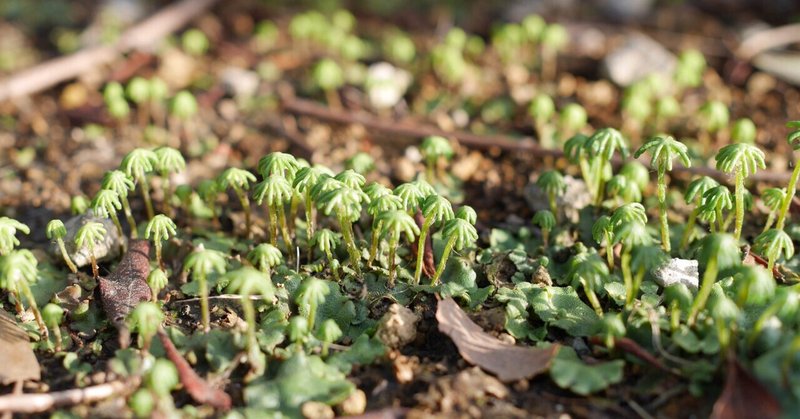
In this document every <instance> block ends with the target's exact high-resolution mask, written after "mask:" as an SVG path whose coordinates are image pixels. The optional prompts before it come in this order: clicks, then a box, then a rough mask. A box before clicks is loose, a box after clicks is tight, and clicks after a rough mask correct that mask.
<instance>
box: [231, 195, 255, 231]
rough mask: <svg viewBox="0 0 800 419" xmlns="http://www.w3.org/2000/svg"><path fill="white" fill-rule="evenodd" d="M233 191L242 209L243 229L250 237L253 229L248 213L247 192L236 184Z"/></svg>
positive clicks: (248, 201) (248, 199) (248, 200)
mask: <svg viewBox="0 0 800 419" xmlns="http://www.w3.org/2000/svg"><path fill="white" fill-rule="evenodd" d="M233 192H234V193H236V197H237V198H239V203H240V204H241V205H242V209H243V210H244V225H245V229H247V237H250V235H251V234H252V231H253V222H252V217H251V215H250V198H248V197H247V193H246V192H245V191H243V190H242V188H240V187H238V186H234V187H233Z"/></svg>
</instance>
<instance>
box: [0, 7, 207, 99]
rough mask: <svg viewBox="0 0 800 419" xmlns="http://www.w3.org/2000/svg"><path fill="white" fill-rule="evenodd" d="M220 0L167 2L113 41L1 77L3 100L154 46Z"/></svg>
mask: <svg viewBox="0 0 800 419" xmlns="http://www.w3.org/2000/svg"><path fill="white" fill-rule="evenodd" d="M216 1H217V0H183V1H181V2H178V3H175V4H173V5H170V6H167V7H165V8H163V9H162V10H160V11H159V12H158V13H156V14H154V15H152V16H150V17H149V18H147V19H145V20H144V21H142V22H141V23H139V24H137V25H135V26H133V27H132V28H130V29H128V30H127V31H126V32H125V33H123V34H122V36H121V37H120V38H119V40H118V41H117V42H116V43H115V44H113V45H105V46H97V47H89V48H85V49H82V50H80V51H78V52H76V53H74V54H71V55H66V56H63V57H58V58H54V59H52V60H49V61H45V62H43V63H41V64H38V65H36V66H34V67H31V68H28V69H25V70H22V71H20V72H19V73H16V74H14V75H12V76H10V77H8V78H6V79H3V80H0V101H4V100H8V99H14V98H18V97H21V96H27V95H31V94H34V93H36V92H40V91H42V90H44V89H47V88H49V87H52V86H55V85H56V84H58V83H61V82H64V81H67V80H70V79H73V78H75V77H78V76H80V75H81V74H84V73H86V72H87V71H90V70H93V69H95V68H97V67H98V66H103V65H106V64H108V63H110V62H112V61H114V60H115V59H116V58H117V57H118V56H119V55H120V54H122V53H125V52H128V51H130V50H133V49H144V48H151V47H153V46H154V44H155V43H156V42H158V41H159V40H160V39H162V38H164V37H165V36H167V35H168V34H170V33H172V32H174V31H176V30H177V29H179V28H181V27H182V26H184V25H186V23H188V22H189V21H190V20H192V19H194V18H195V17H196V16H198V15H199V14H201V13H203V11H205V10H206V9H207V8H208V7H210V6H211V5H212V4H214V3H215V2H216Z"/></svg>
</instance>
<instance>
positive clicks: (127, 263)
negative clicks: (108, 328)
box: [99, 240, 151, 325]
mask: <svg viewBox="0 0 800 419" xmlns="http://www.w3.org/2000/svg"><path fill="white" fill-rule="evenodd" d="M149 273H150V243H149V242H147V241H146V240H131V241H130V243H129V247H128V252H127V253H125V255H124V256H123V257H122V260H121V261H120V262H119V264H118V265H117V269H116V270H115V271H114V272H112V273H111V275H109V276H108V278H103V277H100V278H99V284H100V296H101V297H102V299H103V308H104V309H105V311H106V316H108V318H109V320H111V322H112V323H114V324H115V325H120V324H121V322H124V321H125V318H126V317H127V316H128V313H130V312H131V310H133V309H134V307H136V306H137V305H138V304H139V303H140V302H142V301H148V300H150V297H151V292H150V287H149V286H148V285H147V275H148V274H149Z"/></svg>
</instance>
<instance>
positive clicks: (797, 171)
mask: <svg viewBox="0 0 800 419" xmlns="http://www.w3.org/2000/svg"><path fill="white" fill-rule="evenodd" d="M798 178H800V162H797V163H796V164H795V166H794V170H793V171H792V176H791V177H790V178H789V186H788V187H787V188H786V198H784V200H783V204H782V205H781V211H780V213H779V214H778V224H776V226H775V228H776V229H778V230H783V226H784V223H785V222H786V215H787V214H788V213H789V207H790V206H791V204H792V200H793V199H794V194H795V191H796V189H797V180H798Z"/></svg>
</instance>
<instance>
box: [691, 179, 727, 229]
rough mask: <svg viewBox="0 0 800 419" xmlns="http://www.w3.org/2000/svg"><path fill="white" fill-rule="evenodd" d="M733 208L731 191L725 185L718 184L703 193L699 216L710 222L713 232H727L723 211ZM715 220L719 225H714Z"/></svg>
mask: <svg viewBox="0 0 800 419" xmlns="http://www.w3.org/2000/svg"><path fill="white" fill-rule="evenodd" d="M731 208H733V199H732V198H731V191H730V190H728V187H727V186H725V185H717V186H714V187H713V188H710V189H708V190H707V191H706V192H705V193H703V198H702V200H701V204H700V207H698V210H699V211H698V214H697V215H698V217H700V219H702V220H705V221H707V222H708V224H709V226H710V228H711V232H715V231H717V232H720V233H722V232H725V230H726V228H725V222H724V218H725V217H724V215H723V211H725V210H729V209H731ZM714 221H716V222H717V226H716V227H714Z"/></svg>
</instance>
